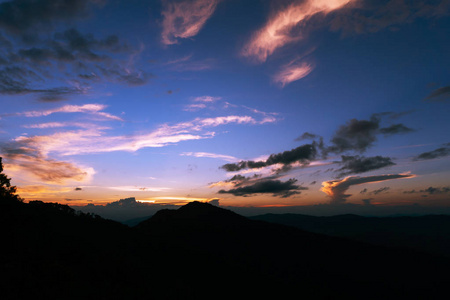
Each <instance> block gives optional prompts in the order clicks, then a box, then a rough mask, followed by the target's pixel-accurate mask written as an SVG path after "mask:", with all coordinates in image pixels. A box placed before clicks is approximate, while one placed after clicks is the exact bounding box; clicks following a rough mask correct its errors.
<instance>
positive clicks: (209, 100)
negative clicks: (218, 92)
mask: <svg viewBox="0 0 450 300" xmlns="http://www.w3.org/2000/svg"><path fill="white" fill-rule="evenodd" d="M220 99H222V97H213V96H200V97H195V98H194V99H193V101H194V102H202V103H212V102H216V101H218V100H220Z"/></svg>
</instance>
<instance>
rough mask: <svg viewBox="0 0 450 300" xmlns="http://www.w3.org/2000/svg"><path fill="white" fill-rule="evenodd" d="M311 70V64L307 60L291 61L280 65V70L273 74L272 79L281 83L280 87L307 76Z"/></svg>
mask: <svg viewBox="0 0 450 300" xmlns="http://www.w3.org/2000/svg"><path fill="white" fill-rule="evenodd" d="M312 70H313V66H312V65H311V64H309V63H307V62H301V63H299V62H297V61H295V60H294V61H292V62H290V63H288V64H287V65H284V66H283V67H281V70H280V71H279V72H278V73H277V74H275V76H274V77H273V81H274V82H276V83H279V84H281V86H282V87H284V86H286V85H287V84H289V83H291V82H293V81H297V80H299V79H302V78H303V77H306V76H308V74H309V73H311V71H312Z"/></svg>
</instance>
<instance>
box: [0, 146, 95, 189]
mask: <svg viewBox="0 0 450 300" xmlns="http://www.w3.org/2000/svg"><path fill="white" fill-rule="evenodd" d="M3 156H4V157H5V160H6V162H7V165H8V169H11V170H14V171H15V172H21V173H22V172H24V173H26V174H30V175H31V176H32V177H33V178H35V179H38V180H40V181H42V182H46V183H53V184H63V183H65V182H66V181H68V180H70V181H80V182H81V181H82V182H84V181H89V180H90V178H91V176H92V175H93V174H94V173H95V172H94V170H93V169H92V168H84V167H80V166H77V165H76V164H74V163H71V162H65V161H58V160H55V159H50V158H47V157H45V156H42V155H37V156H36V155H30V154H25V153H21V154H19V153H17V154H13V153H10V154H8V153H3Z"/></svg>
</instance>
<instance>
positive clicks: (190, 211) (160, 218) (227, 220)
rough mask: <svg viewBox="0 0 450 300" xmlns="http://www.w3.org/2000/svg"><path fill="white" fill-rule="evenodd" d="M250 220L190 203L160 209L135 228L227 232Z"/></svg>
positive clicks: (218, 208)
mask: <svg viewBox="0 0 450 300" xmlns="http://www.w3.org/2000/svg"><path fill="white" fill-rule="evenodd" d="M249 222H250V220H248V219H247V218H245V217H243V216H241V215H238V214H236V213H235V212H232V211H230V210H227V209H223V208H220V207H217V206H214V205H211V204H208V203H203V202H198V201H194V202H190V203H188V204H186V205H184V206H182V207H180V208H179V209H176V210H174V209H162V210H160V211H158V212H157V213H156V214H155V215H153V216H152V217H151V218H150V219H148V220H145V221H143V222H141V223H139V224H138V225H137V226H136V228H138V229H141V230H150V231H152V232H153V233H156V232H158V231H161V233H162V232H164V233H168V232H169V231H173V233H179V232H183V233H184V232H186V231H188V230H191V231H195V230H198V231H206V232H208V231H212V230H227V229H232V228H236V227H239V226H242V225H243V224H248V223H249Z"/></svg>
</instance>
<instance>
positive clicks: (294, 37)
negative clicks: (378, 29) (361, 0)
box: [242, 0, 351, 62]
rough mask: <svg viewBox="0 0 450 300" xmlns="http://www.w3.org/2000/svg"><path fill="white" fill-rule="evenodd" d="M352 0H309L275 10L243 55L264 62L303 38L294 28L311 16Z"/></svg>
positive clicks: (334, 8)
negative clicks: (284, 47)
mask: <svg viewBox="0 0 450 300" xmlns="http://www.w3.org/2000/svg"><path fill="white" fill-rule="evenodd" d="M350 1H351V0H332V1H329V0H319V1H317V0H307V1H304V2H298V1H296V2H295V3H292V4H290V5H289V6H287V7H286V8H284V9H281V10H279V11H277V12H275V13H274V14H273V15H272V16H271V17H270V18H269V20H268V21H267V23H266V24H265V25H264V27H263V28H261V29H260V30H258V31H257V32H256V33H255V34H254V35H253V37H252V38H251V40H250V41H249V42H248V43H247V44H246V45H245V47H244V49H243V51H242V55H244V56H247V57H251V58H254V59H256V60H257V61H259V62H264V61H266V60H267V57H268V56H269V55H271V54H273V53H274V52H275V50H277V49H278V48H281V47H283V46H284V45H286V44H289V43H293V42H296V41H299V40H301V39H302V37H303V36H302V34H301V33H300V32H296V33H294V32H293V29H294V28H295V27H296V26H298V25H300V24H301V23H302V22H304V21H306V20H308V18H310V17H311V16H313V15H315V14H318V13H328V12H331V11H333V10H336V9H339V8H341V7H343V6H344V5H346V4H347V3H349V2H350Z"/></svg>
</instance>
